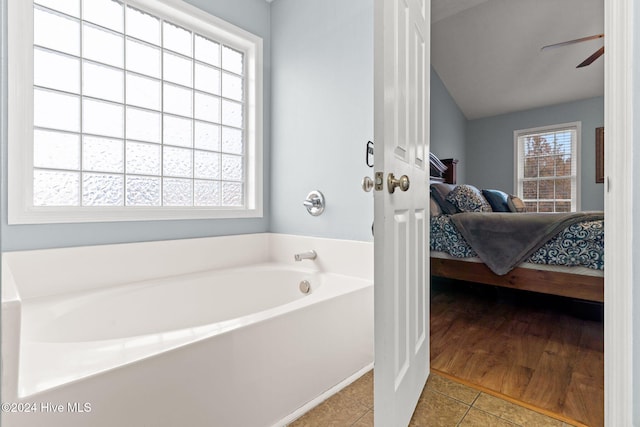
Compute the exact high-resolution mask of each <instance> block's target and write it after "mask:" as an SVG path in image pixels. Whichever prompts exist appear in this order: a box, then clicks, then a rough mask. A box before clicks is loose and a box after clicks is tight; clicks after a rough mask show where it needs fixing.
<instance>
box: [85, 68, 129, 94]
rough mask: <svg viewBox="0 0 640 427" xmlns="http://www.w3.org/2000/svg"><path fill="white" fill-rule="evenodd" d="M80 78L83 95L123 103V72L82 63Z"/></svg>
mask: <svg viewBox="0 0 640 427" xmlns="http://www.w3.org/2000/svg"><path fill="white" fill-rule="evenodd" d="M82 76H83V79H82V93H83V94H84V95H87V96H92V97H94V98H101V99H106V100H109V101H115V102H122V101H123V99H124V72H123V71H122V70H118V69H114V68H111V67H106V66H104V65H100V64H93V63H91V62H87V61H84V65H83V67H82Z"/></svg>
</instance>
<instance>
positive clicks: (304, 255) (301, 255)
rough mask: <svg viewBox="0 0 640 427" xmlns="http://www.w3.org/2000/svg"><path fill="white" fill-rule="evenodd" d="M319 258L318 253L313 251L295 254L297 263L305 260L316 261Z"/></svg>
mask: <svg viewBox="0 0 640 427" xmlns="http://www.w3.org/2000/svg"><path fill="white" fill-rule="evenodd" d="M317 256H318V254H317V253H316V251H314V250H311V251H306V252H300V253H299V254H295V255H294V256H293V257H294V258H295V260H296V261H302V260H303V259H312V260H313V259H316V257H317Z"/></svg>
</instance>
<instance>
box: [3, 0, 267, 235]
mask: <svg viewBox="0 0 640 427" xmlns="http://www.w3.org/2000/svg"><path fill="white" fill-rule="evenodd" d="M9 11H10V13H11V14H12V15H11V16H9V26H10V28H9V87H11V88H12V89H13V90H12V91H11V93H10V95H9V126H10V135H9V136H10V139H9V141H10V146H9V150H10V151H9V158H10V162H9V180H10V181H9V186H10V188H9V191H10V196H9V197H10V199H9V220H10V223H40V222H84V221H114V220H147V219H181V218H228V217H255V216H261V215H262V200H261V199H262V197H261V193H262V190H261V188H262V183H261V177H262V172H261V168H262V165H261V161H262V160H261V151H262V149H261V139H262V135H261V134H262V126H261V115H262V112H261V108H262V105H261V90H262V88H261V86H262V70H261V67H262V40H261V39H260V38H259V37H256V36H254V35H252V34H250V33H247V32H246V31H244V30H241V29H239V28H237V27H235V26H233V25H231V24H229V23H227V22H224V21H222V20H220V19H218V18H215V17H213V16H211V15H209V14H206V13H204V12H203V11H201V10H200V9H197V8H195V7H193V6H190V5H188V4H186V3H183V2H181V1H176V0H121V1H117V0H67V1H59V0H33V1H31V0H26V1H25V0H11V1H10V7H9ZM12 24H13V25H12Z"/></svg>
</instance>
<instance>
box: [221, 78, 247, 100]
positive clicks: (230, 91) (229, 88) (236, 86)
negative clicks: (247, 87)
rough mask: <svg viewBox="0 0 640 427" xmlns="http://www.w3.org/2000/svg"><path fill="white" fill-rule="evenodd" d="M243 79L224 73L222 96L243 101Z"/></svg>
mask: <svg viewBox="0 0 640 427" xmlns="http://www.w3.org/2000/svg"><path fill="white" fill-rule="evenodd" d="M242 95H243V88H242V78H240V77H238V76H234V75H233V74H229V73H222V96H224V97H225V98H231V99H235V100H236V101H242Z"/></svg>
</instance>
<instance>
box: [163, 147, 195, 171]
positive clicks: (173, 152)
mask: <svg viewBox="0 0 640 427" xmlns="http://www.w3.org/2000/svg"><path fill="white" fill-rule="evenodd" d="M162 164H163V170H162V172H163V175H165V176H176V177H181V178H191V177H192V175H193V151H192V150H190V149H187V148H177V147H168V146H165V147H164V154H163V156H162Z"/></svg>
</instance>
